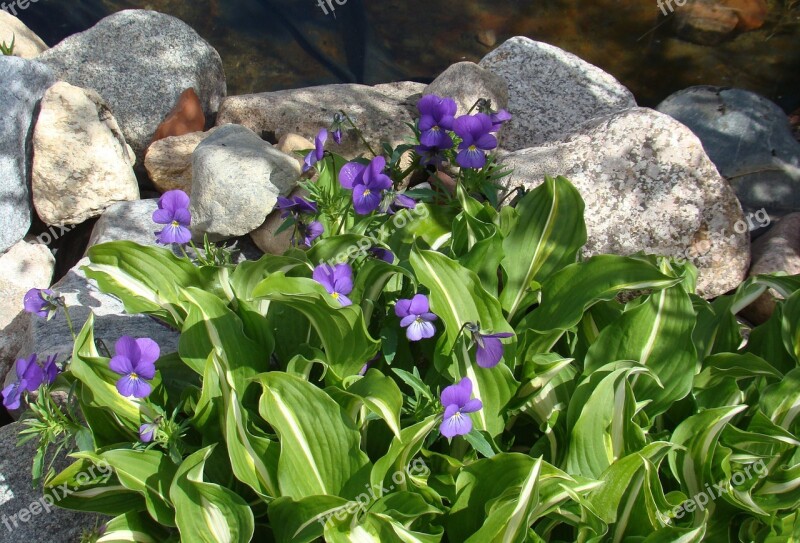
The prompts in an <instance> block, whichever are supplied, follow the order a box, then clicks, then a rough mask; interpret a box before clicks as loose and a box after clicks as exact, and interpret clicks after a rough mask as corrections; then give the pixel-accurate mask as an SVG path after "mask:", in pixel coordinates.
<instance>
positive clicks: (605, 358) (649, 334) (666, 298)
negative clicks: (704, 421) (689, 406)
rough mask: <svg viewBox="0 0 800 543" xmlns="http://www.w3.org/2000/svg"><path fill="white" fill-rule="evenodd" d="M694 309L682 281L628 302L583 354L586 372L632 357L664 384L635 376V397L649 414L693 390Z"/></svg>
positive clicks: (666, 406)
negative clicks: (641, 301) (644, 402)
mask: <svg viewBox="0 0 800 543" xmlns="http://www.w3.org/2000/svg"><path fill="white" fill-rule="evenodd" d="M694 326H695V313H694V309H693V307H692V302H691V299H690V298H689V295H688V294H687V293H686V292H685V291H684V290H683V288H682V287H681V286H680V285H676V286H674V287H671V288H668V289H664V290H662V291H659V292H656V293H654V294H652V295H651V296H649V297H648V298H647V299H646V300H645V301H644V303H641V304H639V305H637V306H635V307H633V308H630V306H629V307H628V308H627V309H626V311H625V312H624V313H623V314H622V316H621V317H620V318H619V319H617V320H616V321H615V322H613V323H612V324H611V325H609V326H608V327H606V328H605V329H603V331H602V332H600V335H599V336H598V337H597V340H596V341H595V342H594V343H593V344H592V345H591V347H589V350H588V352H587V354H586V360H585V362H584V364H585V372H586V373H587V374H590V373H592V372H593V371H594V370H596V369H597V368H599V367H601V366H603V365H605V364H607V363H610V362H615V361H617V360H635V361H637V362H639V363H640V364H642V365H643V366H647V367H648V368H649V369H650V370H651V371H652V372H653V373H654V374H655V375H656V376H657V377H658V379H659V381H660V382H661V384H662V385H663V386H659V384H658V383H656V382H655V381H653V380H651V379H637V378H635V377H634V379H633V383H634V384H633V391H634V395H635V396H636V399H637V401H640V402H641V401H647V400H649V401H650V403H649V404H648V405H647V406H646V407H645V411H646V412H647V414H648V415H649V416H650V417H651V418H653V417H655V416H656V415H659V414H661V413H663V412H664V411H666V410H667V409H668V408H669V407H670V406H671V405H672V404H673V403H674V402H676V401H678V400H680V399H681V398H684V397H685V396H686V395H687V394H689V392H690V391H691V390H692V378H693V377H694V373H695V369H696V366H697V353H696V351H695V348H694V344H693V343H692V330H693V329H694Z"/></svg>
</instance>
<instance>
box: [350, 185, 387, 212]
mask: <svg viewBox="0 0 800 543" xmlns="http://www.w3.org/2000/svg"><path fill="white" fill-rule="evenodd" d="M380 203H381V193H380V192H379V191H373V190H370V189H369V188H367V186H366V185H356V186H355V187H353V209H355V210H356V213H358V214H359V215H368V214H369V213H372V212H373V211H375V209H377V207H378V206H379V205H380Z"/></svg>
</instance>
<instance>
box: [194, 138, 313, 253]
mask: <svg viewBox="0 0 800 543" xmlns="http://www.w3.org/2000/svg"><path fill="white" fill-rule="evenodd" d="M192 176H193V179H192V196H191V201H192V204H191V207H190V208H189V210H190V211H191V212H192V226H193V229H194V230H195V231H196V232H201V233H202V232H204V233H208V234H209V236H211V237H212V238H216V239H225V238H231V237H235V236H243V235H245V234H249V233H250V232H252V231H253V230H255V229H256V228H258V227H259V226H261V224H262V223H263V222H264V219H265V218H266V216H267V214H269V212H270V211H272V209H273V207H275V203H276V202H277V199H278V196H281V195H283V196H286V195H287V194H289V192H291V190H292V189H293V188H294V187H295V185H296V184H297V181H298V180H299V178H300V165H299V164H298V163H297V160H295V159H294V158H293V157H291V156H289V155H287V154H285V153H282V152H281V151H278V150H277V149H275V148H274V147H273V146H272V145H270V144H269V143H267V142H265V141H263V140H262V139H261V138H259V137H258V136H257V135H256V134H255V133H253V132H252V131H251V130H248V129H247V128H245V127H243V126H239V125H225V126H221V127H220V128H219V129H218V130H217V131H216V132H214V134H212V135H211V136H209V137H208V138H206V139H205V140H204V141H203V142H202V143H200V145H198V146H197V148H196V149H195V150H194V153H193V155H192Z"/></svg>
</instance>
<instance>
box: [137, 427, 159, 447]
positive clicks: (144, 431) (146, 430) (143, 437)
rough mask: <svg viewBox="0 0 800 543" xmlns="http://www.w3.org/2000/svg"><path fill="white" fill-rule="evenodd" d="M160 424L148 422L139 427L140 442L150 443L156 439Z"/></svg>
mask: <svg viewBox="0 0 800 543" xmlns="http://www.w3.org/2000/svg"><path fill="white" fill-rule="evenodd" d="M156 430H158V424H157V423H155V422H147V423H145V424H142V425H141V426H139V440H140V441H141V442H142V443H150V442H152V441H153V438H154V437H155V434H156Z"/></svg>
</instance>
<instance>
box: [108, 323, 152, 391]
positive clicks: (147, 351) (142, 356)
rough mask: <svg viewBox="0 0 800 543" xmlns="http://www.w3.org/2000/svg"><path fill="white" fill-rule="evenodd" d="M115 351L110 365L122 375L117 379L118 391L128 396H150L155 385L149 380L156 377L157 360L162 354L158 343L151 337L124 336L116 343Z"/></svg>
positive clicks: (112, 369)
mask: <svg viewBox="0 0 800 543" xmlns="http://www.w3.org/2000/svg"><path fill="white" fill-rule="evenodd" d="M114 351H115V352H116V355H115V356H114V357H113V358H112V359H111V362H110V364H109V367H110V368H111V371H113V372H115V373H118V374H120V375H122V377H121V378H120V379H119V380H118V381H117V391H119V393H120V394H121V395H122V396H125V397H126V398H128V397H131V396H133V397H134V398H146V397H148V396H149V395H150V393H151V392H152V391H153V387H152V386H150V383H148V382H147V381H149V380H151V379H152V378H153V377H155V375H156V366H155V362H156V360H158V357H159V356H161V349H160V348H159V346H158V344H157V343H156V342H155V341H153V340H152V339H150V338H139V339H134V338H132V337H131V336H122V337H121V338H119V339H118V340H117V343H116V344H115V345H114Z"/></svg>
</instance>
